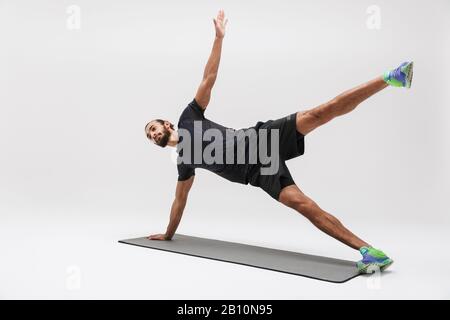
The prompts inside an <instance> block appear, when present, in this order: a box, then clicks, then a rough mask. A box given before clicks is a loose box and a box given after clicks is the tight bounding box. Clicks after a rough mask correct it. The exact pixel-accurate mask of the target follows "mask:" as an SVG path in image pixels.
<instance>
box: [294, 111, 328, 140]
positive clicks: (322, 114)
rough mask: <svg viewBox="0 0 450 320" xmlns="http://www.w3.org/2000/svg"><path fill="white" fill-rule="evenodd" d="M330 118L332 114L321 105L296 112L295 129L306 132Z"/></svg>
mask: <svg viewBox="0 0 450 320" xmlns="http://www.w3.org/2000/svg"><path fill="white" fill-rule="evenodd" d="M331 119H332V114H331V113H330V112H329V111H328V110H327V108H326V107H325V106H324V105H322V106H319V107H317V108H313V109H310V110H306V111H302V112H298V113H297V119H296V120H297V130H298V131H299V132H300V133H303V134H307V133H309V132H311V131H312V130H314V129H315V128H317V127H320V126H321V125H323V124H325V123H327V122H328V121H330V120H331Z"/></svg>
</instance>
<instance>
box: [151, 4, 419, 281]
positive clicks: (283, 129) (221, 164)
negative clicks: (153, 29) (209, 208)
mask: <svg viewBox="0 0 450 320" xmlns="http://www.w3.org/2000/svg"><path fill="white" fill-rule="evenodd" d="M213 20H214V26H215V39H214V44H213V48H212V52H211V55H210V57H209V59H208V62H207V64H206V67H205V70H204V74H203V80H202V81H201V83H200V86H199V88H198V90H197V93H196V95H195V98H194V99H193V100H192V102H190V103H189V105H188V106H187V107H186V108H185V109H184V111H183V113H182V114H181V116H180V119H179V122H178V130H175V128H174V126H173V124H171V123H170V122H169V121H167V120H161V119H156V120H153V121H150V122H149V123H148V124H147V125H146V126H145V132H146V135H147V137H148V138H149V139H150V140H151V141H152V142H154V143H155V144H157V145H159V146H161V147H165V146H171V147H177V149H178V150H177V151H178V154H179V159H180V157H183V159H184V160H183V161H181V162H180V161H179V162H178V165H177V168H178V182H177V186H176V192H175V199H174V201H173V204H172V208H171V213H170V222H169V225H168V227H167V230H166V233H164V234H155V235H151V236H149V239H151V240H170V239H171V238H172V237H173V235H174V234H175V230H176V229H177V227H178V224H179V222H180V219H181V216H182V213H183V210H184V208H185V206H186V201H187V198H188V193H189V190H190V189H191V186H192V184H193V182H194V177H195V169H196V168H202V169H207V170H210V171H212V172H214V173H216V174H218V175H220V176H222V177H223V178H225V179H228V180H230V181H233V182H237V183H243V184H248V183H250V184H251V185H253V186H257V187H260V188H261V189H263V190H264V191H265V192H267V193H268V194H269V195H270V196H271V197H272V198H274V199H275V200H277V201H279V202H281V203H283V204H284V205H286V206H288V207H290V208H292V209H294V210H296V211H298V212H299V213H301V214H302V215H303V216H305V217H306V218H307V219H309V220H310V221H311V222H312V223H313V224H314V225H315V226H316V227H318V228H319V229H320V230H322V231H323V232H325V233H327V234H328V235H330V236H332V237H334V238H335V239H337V240H339V241H341V242H343V243H344V244H346V245H348V246H350V247H351V248H353V249H356V250H359V251H360V253H361V254H362V256H363V258H362V259H361V260H360V261H358V263H357V267H358V269H359V271H360V272H361V273H367V272H373V267H376V268H380V270H384V269H386V268H387V267H388V266H390V265H391V264H392V263H393V260H392V259H390V258H389V257H387V256H386V254H384V253H383V252H382V251H381V250H378V249H375V248H374V247H372V246H371V245H369V244H368V243H367V242H365V241H363V240H362V239H360V238H359V237H357V236H356V235H355V234H353V233H352V232H351V231H350V230H348V229H347V228H345V227H344V225H342V223H341V222H340V221H339V220H338V219H336V217H334V216H333V215H331V214H330V213H328V212H326V211H324V210H323V209H322V208H320V207H319V206H318V204H317V203H316V202H314V201H313V200H312V199H311V198H309V197H308V196H306V195H305V194H304V193H303V192H302V191H301V190H300V189H299V188H298V187H297V185H296V184H295V182H294V180H293V179H292V176H291V174H290V173H289V170H288V168H287V166H286V164H285V161H286V160H289V159H292V158H295V157H297V156H300V155H302V154H303V153H304V136H305V135H307V134H309V133H310V132H312V131H313V130H315V129H316V128H318V127H320V126H321V125H323V124H325V123H327V122H329V121H330V120H332V119H333V118H335V117H337V116H340V115H343V114H346V113H348V112H350V111H352V110H353V109H355V108H356V106H358V105H359V104H360V103H361V102H362V101H364V100H366V99H367V98H369V97H370V96H372V95H373V94H375V93H377V92H379V91H381V90H382V89H384V88H386V87H388V86H389V85H390V86H396V87H405V88H409V87H410V86H411V81H412V75H413V63H412V62H405V63H403V64H401V65H400V66H399V67H398V68H396V69H394V70H391V71H387V72H385V73H384V74H383V75H382V76H378V77H376V78H375V79H373V80H371V81H369V82H367V83H364V84H362V85H359V86H357V87H355V88H353V89H350V90H348V91H346V92H344V93H342V94H340V95H338V96H336V97H335V98H334V99H332V100H330V101H328V102H325V103H324V104H321V105H319V106H317V107H315V108H312V109H310V110H306V111H299V112H296V113H293V114H291V115H288V116H287V117H284V118H280V119H277V120H274V121H273V120H269V121H266V122H261V121H260V122H258V123H257V124H256V125H255V126H254V127H250V128H246V129H241V130H234V129H231V128H226V127H224V126H221V125H220V124H217V123H215V122H213V121H211V120H209V119H207V118H205V116H204V113H205V110H206V108H207V106H208V104H209V101H210V97H211V89H212V88H213V85H214V82H215V81H216V77H217V71H218V68H219V62H220V55H221V49H222V41H223V38H224V35H225V27H226V24H227V20H226V19H225V15H224V12H223V10H221V11H219V13H218V15H217V17H216V18H215V19H213ZM208 130H210V131H209V132H207V131H208ZM230 130H231V131H232V132H234V133H237V134H236V135H234V136H232V137H231V138H230V137H229V136H228V135H227V133H228V132H229V131H230ZM263 130H266V131H268V134H269V135H267V132H266V134H265V135H261V134H260V133H262V132H263ZM211 131H214V134H210V132H211ZM250 131H253V132H256V133H257V137H256V141H257V142H258V143H259V144H258V143H257V144H256V146H255V144H253V145H252V144H251V143H250V138H249V137H250V135H249V134H248V133H249V132H250ZM181 132H183V137H181V134H180V133H181ZM189 134H190V136H189ZM202 134H203V135H208V138H209V139H204V137H203V139H202V140H200V141H198V140H199V139H198V137H200V136H201V135H202ZM239 134H240V135H239ZM196 135H197V138H196ZM192 136H193V137H194V138H193V139H192V140H193V141H189V140H190V139H191V138H192ZM212 136H214V138H215V139H214V143H215V147H219V146H224V147H225V150H226V151H234V150H235V149H238V146H237V144H238V142H242V143H240V146H243V150H244V151H246V152H247V154H246V155H245V156H244V158H240V159H241V160H242V159H244V162H242V161H241V162H239V161H238V163H236V162H234V163H228V162H226V161H213V162H211V159H206V158H204V156H205V154H208V153H207V152H206V151H207V149H208V148H209V151H211V147H210V146H211V145H212V144H213V142H211V143H210V144H208V143H206V142H207V141H205V140H212ZM242 136H244V138H242ZM239 137H240V138H239ZM246 138H248V139H246ZM185 139H186V140H185ZM269 141H270V142H269ZM261 142H262V144H261ZM267 142H268V145H267ZM274 142H275V143H274ZM264 143H266V148H265V149H266V150H263V151H264V152H266V151H270V153H271V156H273V155H276V156H277V157H278V159H276V160H278V161H275V162H277V163H276V164H275V165H274V166H272V164H270V165H271V166H272V169H273V170H272V172H270V173H267V172H266V173H263V169H268V168H267V164H268V162H267V161H266V162H264V163H263V160H264V159H263V158H264V157H263V155H264V152H262V153H261V150H262V149H261V150H260V148H262V146H264ZM181 144H183V146H182V148H180V145H181ZM230 146H231V147H230ZM192 147H193V148H194V149H195V148H197V149H198V148H199V149H198V150H197V151H199V152H195V150H189V149H190V148H191V149H192ZM217 150H218V149H217ZM217 150H216V154H215V155H214V156H212V152H210V153H209V154H210V155H211V156H212V157H214V158H215V160H217V159H219V160H223V159H224V155H223V154H221V153H220V152H217ZM255 154H256V155H257V156H256V162H255V161H253V162H251V161H250V160H251V157H252V156H254V155H255ZM199 155H200V158H201V159H199ZM202 156H203V158H202ZM195 158H196V159H195ZM231 159H232V160H236V159H237V156H235V155H233V156H232V158H231ZM207 160H208V161H207ZM253 160H255V158H253Z"/></svg>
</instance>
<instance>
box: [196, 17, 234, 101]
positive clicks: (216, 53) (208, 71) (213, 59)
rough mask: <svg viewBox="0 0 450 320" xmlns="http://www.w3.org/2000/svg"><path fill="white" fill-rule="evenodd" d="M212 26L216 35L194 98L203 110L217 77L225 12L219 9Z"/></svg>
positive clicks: (225, 22) (224, 25)
mask: <svg viewBox="0 0 450 320" xmlns="http://www.w3.org/2000/svg"><path fill="white" fill-rule="evenodd" d="M213 21H214V26H215V28H216V37H215V39H214V44H213V48H212V50H211V55H210V56H209V59H208V62H207V64H206V67H205V71H204V72H203V79H202V82H201V83H200V86H199V87H198V90H197V94H196V95H195V100H196V101H197V103H198V104H199V106H200V107H201V108H202V109H203V110H204V109H206V107H207V106H208V104H209V100H210V99H211V89H212V87H213V86H214V83H215V82H216V78H217V71H218V70H219V63H220V55H221V53H222V40H223V37H224V36H225V27H226V25H227V22H228V19H225V13H224V11H223V10H220V11H219V13H218V14H217V18H215V19H214V20H213Z"/></svg>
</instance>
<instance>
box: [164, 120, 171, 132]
mask: <svg viewBox="0 0 450 320" xmlns="http://www.w3.org/2000/svg"><path fill="white" fill-rule="evenodd" d="M164 128H166V129H167V130H170V122H169V121H166V120H165V121H164Z"/></svg>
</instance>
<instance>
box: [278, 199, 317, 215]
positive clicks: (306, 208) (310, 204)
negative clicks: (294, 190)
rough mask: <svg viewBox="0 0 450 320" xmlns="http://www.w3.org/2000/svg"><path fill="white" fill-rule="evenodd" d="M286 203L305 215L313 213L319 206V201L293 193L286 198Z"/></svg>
mask: <svg viewBox="0 0 450 320" xmlns="http://www.w3.org/2000/svg"><path fill="white" fill-rule="evenodd" d="M284 203H285V204H286V205H287V206H289V207H291V208H293V209H295V210H297V211H299V212H300V213H302V214H305V215H309V214H311V213H313V212H314V211H315V210H316V209H317V208H318V205H317V203H315V202H314V201H313V200H312V199H310V198H308V197H307V196H305V195H302V194H295V195H292V196H291V197H289V198H287V199H284Z"/></svg>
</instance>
